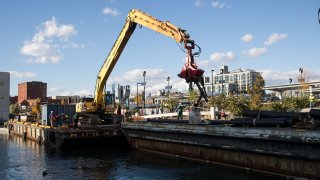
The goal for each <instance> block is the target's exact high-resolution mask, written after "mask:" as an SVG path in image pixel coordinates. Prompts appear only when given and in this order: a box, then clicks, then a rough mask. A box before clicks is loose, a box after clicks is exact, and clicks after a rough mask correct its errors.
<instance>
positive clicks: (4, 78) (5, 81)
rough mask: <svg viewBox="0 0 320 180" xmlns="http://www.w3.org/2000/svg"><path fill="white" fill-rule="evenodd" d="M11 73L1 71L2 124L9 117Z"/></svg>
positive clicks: (0, 122) (0, 105)
mask: <svg viewBox="0 0 320 180" xmlns="http://www.w3.org/2000/svg"><path fill="white" fill-rule="evenodd" d="M9 102H10V73H9V72H0V124H2V123H3V122H4V121H7V120H8V119H9Z"/></svg>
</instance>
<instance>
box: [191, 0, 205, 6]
mask: <svg viewBox="0 0 320 180" xmlns="http://www.w3.org/2000/svg"><path fill="white" fill-rule="evenodd" d="M206 4H207V3H205V2H204V1H203V0H196V1H195V2H194V5H195V6H197V7H203V6H205V5H206Z"/></svg>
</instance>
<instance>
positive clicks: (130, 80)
mask: <svg viewBox="0 0 320 180" xmlns="http://www.w3.org/2000/svg"><path fill="white" fill-rule="evenodd" d="M143 71H146V72H147V73H146V82H147V83H146V92H147V93H152V94H155V93H156V92H157V91H158V90H164V89H165V87H166V86H168V81H167V77H168V76H169V77H170V81H169V84H170V85H172V91H181V90H183V91H186V90H187V89H186V87H188V84H187V83H186V82H185V80H184V79H181V78H179V77H178V76H177V74H178V73H176V74H175V75H170V73H169V72H167V71H166V70H164V69H133V70H130V71H128V72H126V73H123V74H122V75H121V76H117V77H114V78H110V79H109V80H108V82H107V85H108V86H110V85H111V84H113V83H116V84H122V85H130V86H131V94H135V93H136V89H137V83H138V82H139V83H140V82H143V76H142V72H143ZM142 87H143V86H140V85H139V91H141V90H142Z"/></svg>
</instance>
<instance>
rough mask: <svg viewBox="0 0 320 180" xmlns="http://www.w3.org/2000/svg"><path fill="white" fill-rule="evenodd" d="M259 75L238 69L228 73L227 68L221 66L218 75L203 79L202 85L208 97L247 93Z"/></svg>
mask: <svg viewBox="0 0 320 180" xmlns="http://www.w3.org/2000/svg"><path fill="white" fill-rule="evenodd" d="M258 75H260V73H259V72H256V71H254V70H251V69H238V70H235V71H231V72H229V70H228V66H222V67H221V68H220V69H219V73H218V74H216V75H214V74H213V71H212V74H211V77H205V79H204V81H205V82H204V85H205V88H206V91H207V94H208V96H211V95H212V94H213V95H215V94H229V93H247V91H248V90H249V89H250V88H251V87H252V86H253V84H254V81H255V79H256V77H257V76H258Z"/></svg>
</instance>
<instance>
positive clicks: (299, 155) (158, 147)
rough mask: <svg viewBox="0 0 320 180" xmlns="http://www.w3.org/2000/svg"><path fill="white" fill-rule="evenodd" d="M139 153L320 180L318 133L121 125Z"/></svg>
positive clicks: (146, 124)
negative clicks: (165, 155)
mask: <svg viewBox="0 0 320 180" xmlns="http://www.w3.org/2000/svg"><path fill="white" fill-rule="evenodd" d="M122 128H123V132H124V133H125V135H126V137H127V139H128V140H129V143H130V144H131V145H132V146H133V147H134V148H137V149H144V150H150V151H154V152H162V153H168V154H172V155H177V156H181V157H187V158H193V159H198V160H203V161H210V162H218V163H224V164H230V165H236V166H239V167H244V168H251V169H257V170H263V171H268V172H273V173H279V174H285V175H292V176H299V177H307V178H320V173H319V172H320V143H319V141H318V138H319V133H320V132H317V131H296V130H291V129H282V128H278V129H277V128H274V129H267V128H265V129H259V128H230V127H227V128H224V127H219V128H217V127H212V126H210V127H209V126H199V125H198V126H197V125H179V124H178V125H177V124H169V123H165V124H163V123H162V124H161V123H141V122H139V123H127V124H123V125H122Z"/></svg>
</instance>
